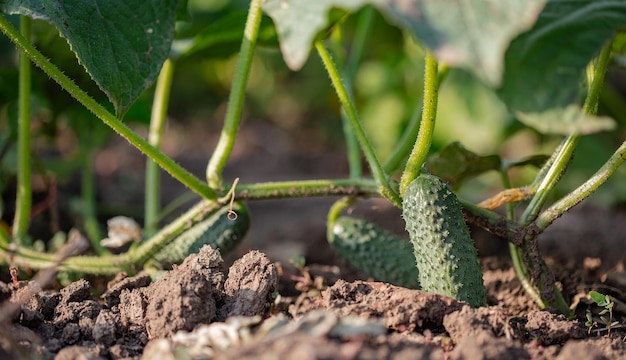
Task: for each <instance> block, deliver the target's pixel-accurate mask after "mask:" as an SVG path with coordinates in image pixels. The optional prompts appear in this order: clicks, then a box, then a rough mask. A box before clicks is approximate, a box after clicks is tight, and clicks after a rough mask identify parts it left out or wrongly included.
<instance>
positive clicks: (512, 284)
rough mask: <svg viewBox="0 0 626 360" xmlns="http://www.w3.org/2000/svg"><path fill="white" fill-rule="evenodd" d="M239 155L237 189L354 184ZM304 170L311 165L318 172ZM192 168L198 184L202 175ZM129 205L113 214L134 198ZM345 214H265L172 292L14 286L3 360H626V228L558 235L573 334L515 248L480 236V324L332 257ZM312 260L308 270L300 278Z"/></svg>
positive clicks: (555, 246)
mask: <svg viewBox="0 0 626 360" xmlns="http://www.w3.org/2000/svg"><path fill="white" fill-rule="evenodd" d="M251 134H254V132H251V133H243V134H242V138H244V139H246V136H248V137H249V136H253V135H251ZM260 139H261V140H262V139H263V137H261V138H260ZM247 140H248V141H251V140H250V139H249V138H248V139H247ZM257 140H258V139H257ZM261 140H259V141H261ZM253 143H254V142H253ZM276 144H283V143H281V142H280V141H274V145H272V144H264V145H262V146H261V145H259V149H261V150H259V149H253V150H254V151H252V153H256V154H259V155H258V156H264V155H267V154H265V153H264V151H265V150H263V149H266V147H271V146H278V145H276ZM281 146H282V145H281ZM285 146H286V145H285ZM236 150H237V149H236ZM279 150H280V151H278V153H280V152H283V151H287V150H289V151H288V152H290V153H292V154H293V153H294V152H293V151H291V150H293V149H291V148H290V149H287V150H285V149H279ZM308 153H309V154H310V153H311V151H310V149H308ZM237 154H238V153H237V151H235V157H234V160H235V163H234V165H233V167H231V168H227V173H229V174H230V173H236V174H237V176H240V177H241V178H242V182H253V181H265V180H277V176H278V177H279V179H293V178H321V177H327V176H330V177H333V176H334V175H337V174H338V173H345V169H343V168H341V167H335V168H333V167H332V166H330V167H329V166H326V165H329V164H331V165H332V164H335V160H334V159H335V157H334V156H333V154H330V155H329V154H320V155H319V156H320V159H317V160H316V161H314V160H313V159H312V158H309V157H298V155H297V152H296V155H292V156H294V158H290V160H289V161H291V163H288V165H289V164H290V165H289V166H286V165H285V161H284V159H282V160H280V159H274V160H275V161H269V162H268V161H267V158H266V159H265V161H260V160H259V158H255V156H254V155H253V156H243V155H241V156H242V157H241V158H240V159H239V158H238V157H237ZM247 155H250V154H247ZM238 159H239V160H238ZM302 161H305V162H306V163H307V164H310V165H309V166H308V167H303V166H302V165H301V164H302ZM181 162H182V163H183V165H185V166H186V167H187V168H190V169H194V166H193V165H189V164H192V163H193V162H190V163H187V164H185V160H184V159H183V160H181ZM318 162H319V164H324V166H322V165H315V164H318ZM261 163H263V166H260V165H259V164H261ZM298 164H300V165H298ZM136 165H137V164H134V165H132V166H129V168H133V167H134V168H137V166H136ZM279 168H280V169H295V170H294V172H293V173H284V172H279V171H278V170H277V169H279ZM196 170H197V171H196V172H197V173H199V174H201V173H202V170H203V169H202V168H201V167H200V168H198V169H196ZM105 180H106V179H105ZM165 181H166V182H167V181H169V180H165ZM138 182H139V180H138ZM112 184H113V185H112V186H113V187H114V185H115V181H112ZM164 187H166V188H167V189H168V191H169V193H168V194H166V196H165V198H166V199H168V198H169V199H170V200H171V198H173V197H175V196H176V195H177V193H180V191H182V190H180V188H179V187H176V185H175V184H167V183H166V184H165V185H164ZM128 188H131V190H132V191H135V190H136V189H134V190H133V189H132V184H131V185H128ZM115 189H116V190H111V197H112V198H115V197H119V198H122V199H123V198H125V197H127V196H128V194H124V193H120V192H119V191H117V190H118V189H119V188H115ZM115 191H117V192H115ZM105 192H106V191H105ZM105 196H108V194H107V195H105ZM333 201H334V199H306V200H281V201H260V202H251V203H250V208H251V213H252V217H253V218H252V221H253V222H252V228H251V229H252V230H251V232H250V234H248V237H247V239H246V241H245V242H244V243H243V244H242V246H240V247H239V248H238V249H237V250H236V252H235V253H234V254H229V255H228V256H225V260H222V257H221V256H220V254H219V253H218V252H217V251H214V250H213V249H211V248H208V247H205V248H203V249H202V250H201V252H200V253H199V254H194V255H191V256H189V257H188V258H187V259H186V260H185V261H184V263H183V264H181V265H179V266H177V267H175V268H174V269H173V270H172V271H169V272H166V273H165V274H164V275H163V276H162V277H160V278H159V279H158V280H156V281H152V280H151V278H150V277H149V276H148V275H146V274H143V273H140V274H137V275H135V276H132V277H128V276H126V275H125V274H119V275H118V276H117V277H116V278H115V279H114V280H113V281H111V282H110V283H109V284H108V287H107V289H106V290H103V291H100V292H101V293H102V292H103V293H102V294H94V291H97V289H99V288H100V286H99V284H97V283H94V282H93V281H92V282H89V281H88V280H85V279H82V280H79V281H76V282H73V283H71V284H70V285H68V286H66V287H65V288H63V289H61V290H60V291H56V290H55V291H42V290H41V289H39V288H38V286H37V284H36V283H35V282H32V281H31V282H26V281H20V282H19V283H17V284H5V283H2V282H0V303H2V305H1V306H0V318H2V316H4V315H3V314H7V312H9V311H11V309H14V311H13V312H11V314H10V315H11V316H10V317H9V320H10V321H8V322H7V323H6V324H3V326H2V327H1V328H0V359H40V358H41V359H52V358H54V359H174V358H176V359H211V358H214V359H618V358H620V359H621V358H625V357H626V343H625V342H624V340H625V335H626V332H625V331H624V330H623V329H622V328H621V327H620V326H621V324H622V323H624V318H623V317H624V316H625V315H626V305H625V304H626V274H625V273H624V255H625V254H626V242H624V241H623V239H624V238H626V215H624V214H622V213H619V212H616V211H610V212H609V211H606V210H602V209H598V208H593V207H582V208H580V209H576V210H574V211H573V212H571V213H569V214H566V215H565V216H564V217H563V218H561V219H559V220H557V222H555V224H554V226H552V227H550V228H549V230H548V231H547V232H546V233H544V234H542V236H541V243H542V246H543V249H542V250H543V251H544V255H545V256H546V259H547V261H548V264H549V265H550V266H551V268H552V269H553V270H554V272H555V274H556V277H557V282H558V285H559V286H560V287H561V288H562V289H563V293H564V295H565V297H566V300H567V301H568V302H569V303H573V304H574V308H575V311H576V315H577V319H574V320H567V319H565V318H564V317H562V316H559V315H555V314H551V313H549V312H545V311H540V310H538V309H537V307H536V305H535V303H534V302H533V301H532V299H530V298H529V297H528V296H527V295H526V294H525V292H524V291H523V289H522V287H521V285H520V283H519V281H518V280H517V278H516V276H515V273H514V271H513V269H512V267H511V264H510V262H509V260H508V254H507V252H506V249H507V247H506V243H505V242H504V241H503V240H501V239H494V238H492V237H489V236H488V235H486V234H485V233H484V232H482V231H480V230H477V229H473V231H472V233H473V237H474V239H475V241H476V245H477V248H478V250H479V254H480V256H481V265H482V268H483V274H484V282H485V285H486V287H487V290H488V306H486V307H482V308H478V309H472V308H470V307H469V306H467V305H466V304H463V303H461V302H458V301H456V300H454V299H450V298H446V297H444V296H439V295H435V294H430V293H426V292H423V291H419V290H410V289H405V288H401V287H397V286H393V285H389V284H383V283H378V282H371V281H366V280H367V279H363V278H362V277H361V276H359V274H358V273H356V272H355V271H354V270H351V269H349V268H348V267H347V266H345V265H344V263H342V262H341V261H340V260H338V259H336V258H335V256H334V254H333V253H332V250H331V249H330V247H329V246H328V244H327V242H326V239H325V224H324V221H325V219H324V215H325V212H326V211H327V210H328V207H329V206H330V204H332V202H333ZM351 211H353V212H354V213H357V214H359V215H362V216H366V217H374V216H375V218H376V222H377V223H379V224H381V225H382V224H384V225H385V227H387V228H389V229H390V230H393V229H395V230H397V231H401V230H402V227H403V224H402V219H401V217H400V216H399V213H398V211H397V209H393V208H391V207H389V206H388V205H387V203H386V202H384V201H377V200H375V199H370V200H361V201H359V206H358V207H355V208H354V209H351ZM250 249H256V250H250ZM297 254H298V255H303V256H304V257H305V259H306V263H307V264H308V265H307V266H304V267H302V266H294V265H293V264H292V263H290V261H289V259H290V258H291V257H292V256H294V255H297ZM231 263H232V265H231V266H230V267H229V268H228V269H226V268H227V267H228V264H231ZM590 290H596V291H599V292H601V293H603V294H608V295H611V296H612V299H613V300H615V307H614V314H613V315H614V319H615V320H616V321H619V322H620V325H618V326H617V327H616V328H614V329H612V331H611V332H610V334H609V332H608V331H607V330H603V329H602V328H603V325H602V323H601V320H600V317H599V314H598V313H599V312H600V310H601V309H599V308H598V307H597V306H595V304H593V303H592V302H591V300H590V299H589V297H588V293H589V291H590ZM33 294H34V295H33ZM588 309H589V310H591V311H592V312H593V314H594V315H593V319H594V320H595V321H596V322H597V323H598V324H597V325H596V326H594V327H593V328H591V329H590V330H591V331H588V330H589V329H588V328H587V327H586V326H585V325H584V322H585V311H586V310H588Z"/></svg>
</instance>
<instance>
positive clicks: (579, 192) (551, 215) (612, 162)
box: [535, 142, 626, 231]
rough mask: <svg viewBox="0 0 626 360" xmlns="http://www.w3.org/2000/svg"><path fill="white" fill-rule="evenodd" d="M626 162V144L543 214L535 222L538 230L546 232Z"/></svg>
mask: <svg viewBox="0 0 626 360" xmlns="http://www.w3.org/2000/svg"><path fill="white" fill-rule="evenodd" d="M625 160H626V142H624V143H622V145H621V146H620V147H619V148H618V149H617V150H616V151H615V153H613V155H612V156H611V157H610V158H609V160H608V161H607V162H606V163H605V164H604V165H602V167H601V168H600V169H599V170H598V171H597V172H596V173H595V174H594V175H593V176H592V177H591V178H589V179H588V180H587V181H585V182H584V183H583V184H582V185H580V186H579V187H578V188H576V189H575V190H574V191H572V192H570V193H569V194H567V195H566V196H565V197H563V198H562V199H560V200H559V201H557V202H556V203H554V204H553V205H552V206H550V207H549V208H548V209H546V210H545V211H544V212H542V213H541V215H539V217H538V218H537V220H535V224H536V225H537V228H538V229H539V230H540V231H543V230H545V229H546V228H547V227H548V226H549V225H550V224H552V222H553V221H554V220H556V219H557V218H558V217H559V216H561V215H563V214H564V213H565V212H566V211H568V210H569V209H571V208H572V207H574V206H576V205H577V204H578V203H580V202H581V201H583V200H585V199H586V198H588V197H589V196H590V195H591V194H593V193H594V192H595V191H596V190H597V189H598V188H599V187H600V186H601V185H602V184H604V183H605V182H606V181H607V180H608V179H609V178H610V177H611V175H613V173H615V171H617V169H618V168H619V167H620V166H621V165H622V164H623V163H624V161H625Z"/></svg>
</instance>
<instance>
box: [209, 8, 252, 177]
mask: <svg viewBox="0 0 626 360" xmlns="http://www.w3.org/2000/svg"><path fill="white" fill-rule="evenodd" d="M261 15H262V11H261V0H252V2H251V3H250V10H249V11H248V18H247V20H246V27H245V30H244V37H243V40H242V42H241V49H240V50H239V57H238V58H237V65H236V67H235V75H234V77H233V84H232V88H231V91H230V97H229V99H228V105H227V108H226V117H225V118H224V127H223V128H222V133H221V134H220V138H219V140H218V142H217V145H216V147H215V151H213V155H212V156H211V159H210V160H209V163H208V165H207V168H206V179H207V182H208V183H209V185H210V186H211V187H212V188H214V189H221V188H223V186H224V184H223V180H222V171H223V170H224V166H226V162H227V161H228V158H229V157H230V153H231V152H232V149H233V146H234V144H235V138H236V136H237V131H238V130H239V123H240V121H241V112H242V109H243V101H244V97H245V92H246V84H247V83H248V76H249V74H250V68H251V66H252V58H253V55H254V47H255V45H256V41H257V37H258V34H259V26H260V24H261Z"/></svg>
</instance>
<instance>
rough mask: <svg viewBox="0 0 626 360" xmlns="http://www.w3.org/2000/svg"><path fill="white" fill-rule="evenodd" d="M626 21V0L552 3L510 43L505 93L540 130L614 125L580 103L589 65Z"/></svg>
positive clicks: (584, 131) (513, 106) (511, 104)
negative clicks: (532, 24)
mask: <svg viewBox="0 0 626 360" xmlns="http://www.w3.org/2000/svg"><path fill="white" fill-rule="evenodd" d="M625 25H626V2H624V1H615V0H600V1H570V0H551V1H549V2H548V3H547V4H546V7H545V8H544V10H543V11H542V13H541V14H540V15H539V18H538V20H537V22H536V23H535V25H534V26H533V27H532V28H531V29H530V30H528V31H527V32H525V33H523V34H521V35H520V36H518V37H517V38H516V39H515V40H514V41H513V42H511V45H510V46H509V49H508V50H507V52H506V56H505V72H504V76H503V83H502V86H501V88H500V89H499V95H500V97H501V98H502V99H503V100H504V101H505V103H506V104H507V105H508V107H509V109H510V110H511V111H512V112H513V113H514V114H516V116H517V117H518V119H519V120H521V121H522V122H524V123H526V124H527V125H530V126H532V127H534V128H536V129H537V130H539V131H541V132H545V133H557V134H567V135H569V134H574V133H581V134H588V133H592V132H597V131H602V130H609V129H612V128H613V126H614V125H612V124H611V122H612V120H610V119H608V118H596V117H594V116H592V115H588V114H584V113H583V111H582V109H581V108H580V106H578V105H577V104H580V102H581V98H582V97H583V95H584V87H583V86H582V85H583V84H584V79H585V69H586V66H587V64H588V63H589V61H590V60H591V59H593V57H594V56H596V55H597V54H598V53H599V51H600V49H601V48H602V46H603V45H604V44H605V43H606V42H607V41H609V40H611V39H612V38H613V37H614V36H615V35H616V34H617V33H618V31H619V30H620V29H622V28H623V27H624V26H625Z"/></svg>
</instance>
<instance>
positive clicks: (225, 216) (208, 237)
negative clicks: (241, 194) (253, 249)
mask: <svg viewBox="0 0 626 360" xmlns="http://www.w3.org/2000/svg"><path fill="white" fill-rule="evenodd" d="M232 210H233V211H234V212H235V213H236V214H237V218H236V219H234V220H231V219H229V207H228V206H224V207H222V208H221V209H219V210H217V211H216V212H215V213H213V214H211V216H209V217H208V218H206V219H204V220H202V221H200V222H199V223H197V224H195V225H193V226H192V227H190V228H189V229H188V230H186V231H185V232H184V233H182V234H181V235H180V236H178V237H177V238H176V239H174V240H173V241H172V242H171V243H169V244H167V245H166V246H165V247H164V248H163V249H162V250H160V251H159V252H157V253H156V254H154V256H153V260H154V261H155V262H156V263H157V264H159V265H160V266H161V267H169V266H171V265H172V264H180V263H182V262H183V260H184V259H185V258H186V257H187V256H188V255H190V254H194V253H198V252H199V251H200V249H201V248H202V247H203V246H204V245H211V247H213V248H218V249H219V250H220V252H221V253H222V255H224V254H227V253H228V252H230V251H231V250H232V249H234V248H235V247H236V246H237V245H238V244H239V243H240V242H241V240H242V239H243V237H244V236H245V234H246V232H247V231H248V228H249V227H250V213H249V212H248V208H247V206H246V205H245V204H244V203H240V202H236V203H233V208H232ZM231 217H232V215H231Z"/></svg>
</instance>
